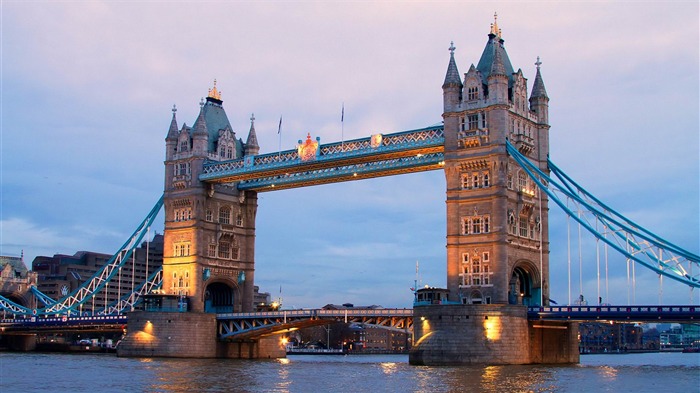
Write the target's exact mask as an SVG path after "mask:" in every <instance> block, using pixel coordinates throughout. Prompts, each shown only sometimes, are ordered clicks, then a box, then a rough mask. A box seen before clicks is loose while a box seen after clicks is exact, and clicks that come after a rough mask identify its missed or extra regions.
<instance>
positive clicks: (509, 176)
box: [507, 173, 513, 190]
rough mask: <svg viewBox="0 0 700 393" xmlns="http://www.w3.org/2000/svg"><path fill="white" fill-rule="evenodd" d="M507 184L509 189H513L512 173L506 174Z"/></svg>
mask: <svg viewBox="0 0 700 393" xmlns="http://www.w3.org/2000/svg"><path fill="white" fill-rule="evenodd" d="M507 186H508V189H509V190H512V189H513V174H512V173H509V174H508V180H507Z"/></svg>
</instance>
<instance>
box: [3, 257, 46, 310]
mask: <svg viewBox="0 0 700 393" xmlns="http://www.w3.org/2000/svg"><path fill="white" fill-rule="evenodd" d="M36 276H37V275H36V273H34V272H31V271H29V270H28V269H27V266H26V265H25V264H24V258H23V257H21V256H20V257H10V256H0V295H2V296H4V297H5V298H7V299H9V300H10V301H13V302H15V303H17V304H19V305H22V306H25V307H28V306H32V307H33V306H34V304H33V303H32V301H33V299H32V297H31V295H28V294H27V289H28V287H29V286H30V285H35V284H36Z"/></svg>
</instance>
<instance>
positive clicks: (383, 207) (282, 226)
mask: <svg viewBox="0 0 700 393" xmlns="http://www.w3.org/2000/svg"><path fill="white" fill-rule="evenodd" d="M698 7H699V6H698V3H697V1H688V2H680V1H679V2H606V1H596V2H586V1H582V2H500V3H499V2H463V1H454V2H452V1H441V2H438V1H435V2H383V1H378V2H362V1H355V2H303V1H301V2H281V1H280V2H264V1H263V2H244V1H240V2H238V1H236V2H234V1H206V2H188V1H177V2H165V1H145V2H132V1H112V2H110V1H53V2H46V1H32V2H18V1H6V0H2V1H1V2H0V13H1V15H0V17H1V22H2V23H1V25H2V27H1V34H2V36H1V43H0V44H1V47H0V50H1V56H0V57H1V58H2V60H1V67H2V68H1V83H2V84H1V86H0V93H1V96H0V99H1V103H0V107H1V108H0V109H1V116H0V117H1V123H0V128H1V139H0V143H1V145H0V149H1V158H0V180H1V206H0V224H1V226H0V254H1V255H10V256H19V255H20V254H21V253H22V252H24V258H25V261H26V262H27V264H28V265H30V264H31V261H32V260H33V259H34V257H36V256H38V255H48V256H50V255H53V254H57V253H64V254H73V253H75V252H76V251H78V250H89V251H95V252H103V253H110V254H111V253H114V252H116V251H117V250H118V248H119V247H120V246H121V245H122V244H123V243H124V241H125V240H126V239H127V238H128V236H129V235H130V234H131V233H132V232H133V230H134V229H135V228H136V226H137V225H138V223H139V222H140V221H141V220H142V219H143V217H144V216H145V215H146V214H147V213H148V211H149V210H150V209H151V207H152V206H153V204H154V203H155V202H156V201H157V199H158V198H159V196H160V195H161V193H162V192H163V183H164V180H163V179H164V167H163V160H164V157H165V142H164V139H165V136H166V134H167V131H168V126H169V125H170V120H171V116H172V112H171V108H172V106H173V104H175V105H177V108H178V112H177V118H178V122H179V124H180V125H182V123H183V122H186V123H187V124H188V125H192V124H193V123H194V121H195V119H196V116H197V114H198V111H199V105H198V103H199V101H200V99H201V98H202V97H204V96H206V94H207V89H209V88H211V87H212V85H213V81H214V79H216V80H217V88H218V89H219V90H220V91H221V92H222V97H221V98H222V99H223V101H224V102H223V105H224V108H225V110H226V113H227V115H228V118H229V120H230V122H231V124H232V126H233V128H234V131H235V132H236V135H237V137H238V138H242V139H243V140H244V141H245V139H246V137H247V135H248V130H249V128H250V120H249V119H250V117H251V114H252V113H254V114H255V118H256V121H255V128H256V131H257V136H258V141H259V144H260V146H261V153H267V152H274V151H277V150H278V148H279V146H280V144H281V147H282V149H283V150H286V149H291V148H294V147H295V145H296V143H297V140H299V139H302V138H304V137H305V136H306V134H307V133H311V135H312V136H314V137H315V136H319V137H320V138H321V142H322V143H328V142H335V141H339V140H340V139H341V137H342V138H344V139H345V140H348V139H353V138H361V137H366V136H369V135H371V134H374V133H377V132H381V133H391V132H398V131H403V130H409V129H415V128H421V127H425V126H429V125H433V124H436V123H439V122H440V121H441V120H442V118H441V115H442V89H441V86H442V83H443V80H444V77H445V72H446V70H447V65H448V61H449V51H448V48H449V47H450V42H452V41H454V45H455V47H456V48H457V49H456V51H455V59H456V62H457V66H458V68H459V71H460V72H461V73H462V74H463V73H465V72H466V71H467V70H468V69H469V66H470V65H471V64H472V63H474V64H476V63H478V61H479V57H480V55H481V52H482V51H483V49H484V46H485V44H486V42H487V38H488V37H487V34H488V33H489V29H490V23H492V22H493V15H494V12H497V13H498V25H499V27H500V28H501V30H502V37H503V39H504V40H505V48H506V51H507V52H508V55H509V57H510V60H511V63H512V64H513V67H514V68H515V69H516V70H517V69H519V68H520V69H522V71H523V74H524V76H525V77H526V78H528V91H531V89H532V82H533V81H534V76H535V65H534V63H535V61H536V60H537V57H538V56H539V57H540V58H541V61H542V68H541V72H542V76H543V80H544V83H545V86H546V89H547V93H548V95H549V98H550V106H549V114H550V124H551V130H550V158H551V159H552V161H554V162H555V163H556V164H557V165H558V166H559V167H560V168H562V169H563V170H564V171H565V172H566V173H567V174H569V175H570V176H571V177H572V178H573V179H575V180H576V181H577V182H578V183H579V184H581V185H583V186H584V187H586V188H587V189H588V190H589V191H591V192H592V193H593V194H595V195H596V196H597V197H598V198H600V199H601V200H603V201H604V202H605V203H606V204H608V205H610V206H612V207H613V208H615V209H616V210H618V211H619V212H621V213H622V214H624V215H626V216H628V217H630V218H631V219H632V220H634V221H636V222H637V223H639V224H640V225H641V226H643V227H645V228H647V229H650V230H651V231H653V232H655V233H657V234H658V235H660V236H662V237H664V238H666V239H668V240H670V241H671V242H673V243H676V244H678V245H680V246H682V247H684V248H686V249H688V250H690V251H691V252H694V253H696V254H697V253H698V252H699V251H700V222H699V220H700V218H699V217H700V201H699V198H700V184H699V183H700V164H699V162H700V159H699V157H700V153H699V149H700V142H699V135H700V124H699V107H700V100H699V91H700V87H699V85H700V83H699V75H700V66H699V53H698V52H699V49H698V48H699V47H700V44H699V40H700V39H699V37H700V32H699V27H698V26H699V19H700V17H699V9H698ZM343 107H344V122H343V123H342V125H341V121H340V120H341V108H343ZM280 116H282V117H283V125H282V131H281V142H280V139H278V134H277V129H278V124H279V118H280ZM258 203H259V207H258V216H257V221H256V226H257V228H256V236H257V237H256V256H255V258H256V272H255V282H256V284H257V285H259V286H260V288H261V291H267V292H270V293H271V294H272V296H273V297H274V298H277V297H280V296H281V297H282V300H283V307H284V308H301V307H321V306H323V305H325V304H328V303H335V304H339V303H346V302H350V303H353V304H356V305H368V304H378V305H382V306H384V307H410V306H411V302H412V293H411V291H410V287H412V286H413V285H414V280H416V262H418V263H419V278H418V280H419V281H420V283H419V284H420V285H432V286H440V287H444V286H445V285H446V252H445V234H446V229H445V227H446V223H445V221H446V220H445V178H444V173H442V172H440V171H434V172H426V173H420V174H407V175H401V176H395V177H386V178H378V179H371V180H363V181H358V182H348V183H339V184H332V185H323V186H315V187H310V188H302V189H293V190H284V191H278V192H269V193H261V194H260V195H259V201H258ZM550 221H551V222H550V232H551V239H550V240H551V255H550V269H551V277H550V280H551V295H550V297H551V298H552V299H555V300H556V301H557V302H558V303H560V304H564V303H566V302H567V299H568V297H569V293H572V294H573V295H572V296H574V297H576V296H577V295H578V294H579V293H580V292H583V294H585V296H586V298H588V299H595V298H596V296H598V294H599V293H600V295H601V296H602V297H603V298H604V302H608V303H613V304H627V303H628V302H632V303H636V304H657V303H659V299H662V301H663V303H666V304H671V303H680V304H687V303H689V302H691V301H692V302H695V303H698V301H699V300H700V290H696V291H694V293H691V292H690V291H689V290H688V288H687V287H684V286H682V285H679V284H674V283H673V282H671V281H670V280H664V281H663V286H662V287H659V285H658V282H659V280H658V276H657V275H655V274H653V273H646V272H645V271H643V269H642V268H640V267H637V268H636V269H635V275H634V278H635V281H636V287H634V288H632V287H630V286H628V284H627V283H628V279H627V268H626V264H625V260H624V258H620V257H617V259H616V258H614V257H611V258H610V260H609V268H608V269H609V272H608V274H609V281H608V284H607V288H608V290H607V291H606V290H605V287H606V286H605V283H602V284H601V288H602V289H600V290H599V289H598V285H597V281H596V254H595V247H587V248H583V247H582V251H581V255H582V258H581V260H582V261H583V264H582V267H581V268H580V270H581V271H582V272H583V275H582V276H581V278H579V275H578V271H579V267H578V253H579V251H578V248H577V246H576V239H574V245H572V247H574V248H573V249H572V251H571V253H572V254H573V255H576V258H574V260H573V261H572V275H573V276H572V278H571V282H572V287H571V290H569V286H568V284H567V282H568V280H569V279H568V267H567V266H568V265H569V264H568V257H567V254H568V248H567V235H566V233H567V225H566V220H565V218H564V214H563V213H562V212H561V211H558V210H557V209H556V208H555V207H552V210H551V212H550ZM158 222H159V226H160V229H157V230H158V231H159V232H162V224H163V219H162V218H159V219H158ZM576 230H577V228H576V227H574V228H573V229H572V231H573V232H574V233H576V232H575V231H576ZM582 244H584V245H588V246H590V245H591V244H594V241H593V240H592V239H590V238H586V237H585V236H584V237H583V240H582ZM579 283H581V284H579ZM599 291H600V292H599ZM691 299H692V300H691Z"/></svg>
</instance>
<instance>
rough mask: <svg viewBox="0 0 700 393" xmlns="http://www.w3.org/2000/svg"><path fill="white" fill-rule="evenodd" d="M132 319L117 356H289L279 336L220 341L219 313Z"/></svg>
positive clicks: (138, 314) (149, 314) (134, 314)
mask: <svg viewBox="0 0 700 393" xmlns="http://www.w3.org/2000/svg"><path fill="white" fill-rule="evenodd" d="M128 316H129V320H128V323H127V336H126V337H125V338H124V340H122V342H121V343H120V344H119V347H117V356H122V357H176V358H234V359H235V358H242V359H268V358H281V357H285V355H286V353H285V348H284V346H283V345H282V343H281V341H280V338H279V337H277V336H273V337H266V338H260V339H254V340H246V341H244V342H225V341H218V338H217V331H216V329H217V322H216V314H211V313H199V312H165V311H156V312H154V311H135V312H131V313H129V314H128Z"/></svg>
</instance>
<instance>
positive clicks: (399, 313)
mask: <svg viewBox="0 0 700 393" xmlns="http://www.w3.org/2000/svg"><path fill="white" fill-rule="evenodd" d="M412 315H413V309H412V308H379V309H366V310H364V309H362V310H352V309H348V310H324V309H309V310H280V311H264V312H241V313H223V314H216V318H217V319H262V318H284V317H287V318H311V317H345V316H348V317H362V316H372V317H391V316H396V317H410V316H412Z"/></svg>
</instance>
